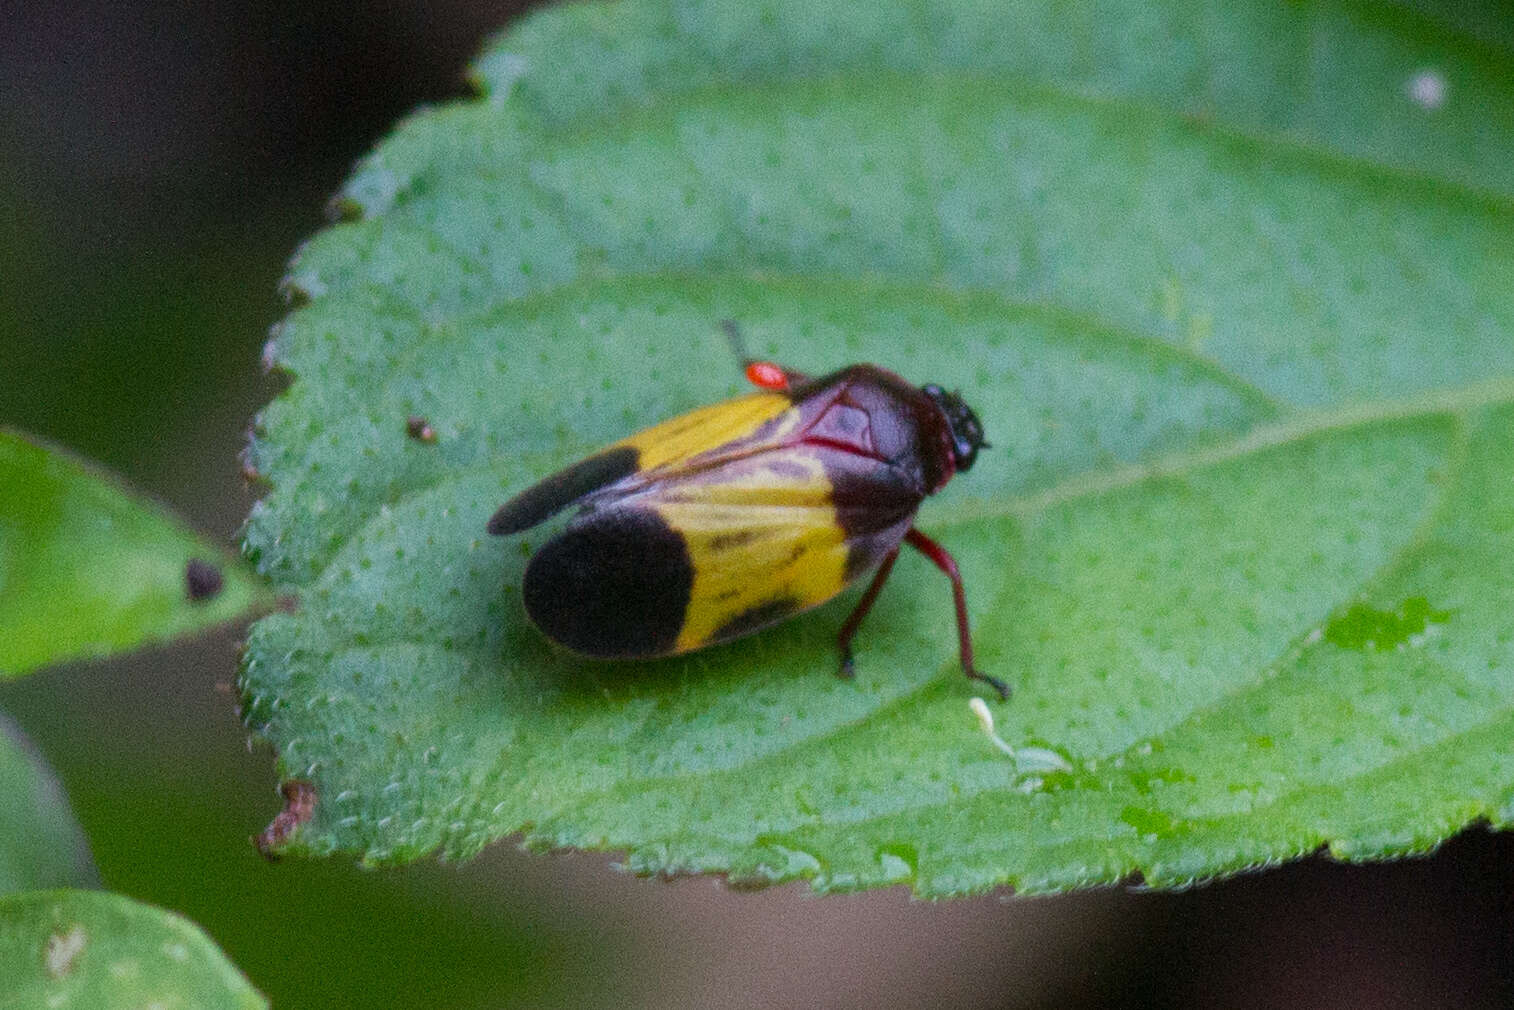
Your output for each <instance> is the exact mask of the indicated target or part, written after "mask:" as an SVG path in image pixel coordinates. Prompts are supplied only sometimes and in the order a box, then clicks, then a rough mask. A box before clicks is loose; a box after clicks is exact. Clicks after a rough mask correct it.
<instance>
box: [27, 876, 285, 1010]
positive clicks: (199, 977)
mask: <svg viewBox="0 0 1514 1010" xmlns="http://www.w3.org/2000/svg"><path fill="white" fill-rule="evenodd" d="M267 1005H268V1002H267V1000H265V999H263V997H262V996H260V995H258V992H257V990H256V989H254V988H253V987H252V986H251V985H250V984H248V982H247V979H245V978H243V977H242V973H241V972H239V971H237V970H236V968H235V967H234V966H233V965H232V964H231V962H229V961H227V960H226V956H225V955H224V954H222V953H221V951H220V948H218V947H217V946H216V945H215V943H214V942H212V941H211V939H210V937H208V936H206V935H205V933H204V931H203V930H201V929H200V927H198V926H196V925H195V924H194V923H192V922H190V921H189V920H188V919H185V918H183V917H182V916H178V915H175V914H173V913H172V912H165V911H164V910H163V909H161V908H154V907H153V906H151V905H144V904H141V903H140V902H136V901H132V900H131V899H130V898H127V897H124V896H122V895H119V894H106V893H104V892H101V891H31V892H28V893H26V894H15V895H11V896H9V897H5V898H0V1010H12V1008H14V1010H21V1008H23V1007H55V1006H56V1007H62V1006H83V1007H92V1008H99V1010H114V1008H118V1007H119V1008H120V1010H135V1008H138V1007H162V1008H163V1010H216V1008H220V1007H238V1008H248V1007H266V1006H267Z"/></svg>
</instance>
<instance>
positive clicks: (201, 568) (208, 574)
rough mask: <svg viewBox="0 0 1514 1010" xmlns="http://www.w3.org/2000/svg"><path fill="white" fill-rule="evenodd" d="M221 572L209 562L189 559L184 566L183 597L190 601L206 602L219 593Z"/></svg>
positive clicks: (221, 583) (222, 583)
mask: <svg viewBox="0 0 1514 1010" xmlns="http://www.w3.org/2000/svg"><path fill="white" fill-rule="evenodd" d="M224 584H225V583H224V581H223V580H222V578H221V570H220V569H219V568H217V567H216V566H215V565H213V564H211V563H210V562H209V561H201V560H200V559H199V558H190V559H189V564H187V565H185V566H184V595H186V596H188V597H189V598H190V600H191V601H194V602H199V601H200V600H208V599H210V598H211V597H213V596H216V595H217V594H219V593H220V592H221V587H222V586H223V585H224Z"/></svg>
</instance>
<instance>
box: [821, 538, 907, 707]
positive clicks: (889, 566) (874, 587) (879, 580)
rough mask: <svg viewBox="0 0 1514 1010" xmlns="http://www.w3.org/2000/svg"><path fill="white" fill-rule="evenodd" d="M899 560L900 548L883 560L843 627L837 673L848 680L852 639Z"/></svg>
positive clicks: (850, 666)
mask: <svg viewBox="0 0 1514 1010" xmlns="http://www.w3.org/2000/svg"><path fill="white" fill-rule="evenodd" d="M898 560H899V548H897V547H895V548H894V549H893V550H892V551H890V552H889V555H888V557H886V558H884V559H883V564H881V565H879V566H878V571H877V572H876V573H875V574H874V575H873V581H872V583H871V584H869V585H868V587H867V592H865V593H863V594H862V599H861V600H860V601H859V602H858V604H857V609H855V610H853V611H852V616H850V617H848V618H847V619H846V623H845V624H843V625H842V626H841V634H840V635H838V636H837V638H836V641H837V643H838V644H839V645H840V646H841V669H840V670H838V671H837V673H838V674H839V675H840V676H842V677H846V678H848V679H850V678H851V676H852V673H853V670H852V639H854V638H856V637H857V629H858V628H860V627H862V619H863V618H864V617H866V616H867V612H868V611H869V610H872V609H873V601H874V600H876V599H877V598H878V592H879V590H881V589H882V588H883V584H884V583H885V582H887V581H888V573H889V572H891V571H893V568H894V562H895V561H898Z"/></svg>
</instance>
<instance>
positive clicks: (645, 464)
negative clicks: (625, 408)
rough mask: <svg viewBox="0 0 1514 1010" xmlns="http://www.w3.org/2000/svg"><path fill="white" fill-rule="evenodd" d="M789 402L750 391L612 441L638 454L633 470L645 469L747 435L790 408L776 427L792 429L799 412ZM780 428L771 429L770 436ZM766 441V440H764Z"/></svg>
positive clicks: (777, 435)
mask: <svg viewBox="0 0 1514 1010" xmlns="http://www.w3.org/2000/svg"><path fill="white" fill-rule="evenodd" d="M792 407H793V401H792V400H790V399H789V398H788V397H787V396H784V395H783V394H782V393H752V394H750V395H748V396H741V397H737V398H736V399H734V400H726V401H725V402H723V403H715V404H711V405H710V406H708V407H700V408H698V409H697V410H691V411H689V412H688V413H687V414H680V415H679V416H677V417H675V418H672V419H671V420H667V421H664V422H662V423H661V424H655V425H653V426H652V427H650V428H646V429H644V430H642V431H638V432H637V433H636V434H634V435H632V436H631V437H629V438H627V439H625V440H624V441H621V442H618V443H616V445H617V446H630V447H631V448H634V449H636V450H637V452H638V453H640V455H639V457H638V458H637V469H638V470H640V471H642V472H645V471H648V470H655V469H657V468H659V467H662V466H666V465H668V464H670V463H677V462H680V461H682V460H685V459H688V458H690V457H692V456H698V455H699V454H701V453H704V452H708V451H710V450H711V449H717V448H719V447H720V446H722V445H726V444H728V443H732V442H739V441H741V440H743V439H747V438H750V437H751V436H752V434H753V433H754V432H756V431H757V430H758V429H759V428H761V427H762V426H763V425H764V424H766V423H767V422H769V421H771V420H772V419H773V418H775V417H777V416H778V415H780V414H782V413H783V412H784V411H790V413H791V414H792V417H791V418H786V419H785V421H784V423H783V424H780V425H779V426H777V427H778V428H779V429H792V428H793V427H794V426H796V425H797V424H798V423H799V411H798V410H796V409H791V408H792ZM783 434H784V430H775V431H774V432H773V433H772V435H773V438H774V439H777V438H781V437H782V436H783ZM764 441H767V439H764Z"/></svg>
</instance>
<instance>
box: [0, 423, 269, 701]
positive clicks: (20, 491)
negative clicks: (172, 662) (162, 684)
mask: <svg viewBox="0 0 1514 1010" xmlns="http://www.w3.org/2000/svg"><path fill="white" fill-rule="evenodd" d="M268 598H269V596H268V591H267V590H266V589H264V588H263V587H262V586H261V585H260V584H259V583H258V582H257V581H255V577H254V576H252V575H250V574H249V573H248V572H247V571H246V570H245V569H244V568H243V567H242V566H241V565H240V564H239V563H238V562H236V561H235V560H233V559H232V558H231V557H230V555H229V554H227V552H225V551H223V550H222V549H221V548H219V547H216V546H214V545H212V544H210V543H208V542H206V541H204V540H202V539H200V538H199V537H197V536H196V535H195V534H194V533H193V532H191V531H190V530H189V529H187V528H186V527H185V526H184V525H183V523H181V522H179V521H178V520H177V519H176V518H174V517H173V516H171V515H170V514H169V513H168V512H167V511H165V510H164V509H162V508H161V507H159V506H157V505H154V504H152V503H151V502H148V501H146V500H144V499H142V498H141V497H139V496H136V495H133V494H130V493H128V492H127V491H126V490H124V489H123V488H122V487H121V486H120V485H119V484H118V483H117V482H116V481H114V480H113V479H111V478H110V477H108V476H106V475H104V474H102V473H100V472H99V471H97V470H94V469H92V468H90V467H88V466H86V465H84V464H83V463H81V462H80V461H78V460H76V459H74V458H72V457H70V456H68V455H67V454H65V453H63V452H60V451H58V450H56V449H51V448H47V447H44V446H41V445H38V444H36V443H35V442H32V441H30V440H28V439H27V438H25V437H23V436H22V435H19V434H17V433H16V432H13V431H3V430H0V677H7V676H9V677H14V676H17V675H19V674H22V673H26V672H27V671H29V670H32V669H34V668H36V667H39V666H44V665H46V664H48V663H57V662H60V661H62V660H66V659H78V658H81V657H85V656H99V655H104V654H107V653H111V652H119V651H121V650H124V649H129V648H131V647H133V646H137V645H141V644H143V643H145V642H150V641H154V640H157V639H163V638H168V637H171V636H174V635H180V634H185V633H188V632H192V631H198V630H200V629H203V628H208V627H210V626H212V625H216V624H220V623H222V622H225V621H229V620H232V619H233V618H236V617H239V616H241V615H243V614H246V613H247V612H248V611H250V610H252V609H253V608H254V607H257V606H259V605H266V604H267V602H268Z"/></svg>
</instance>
